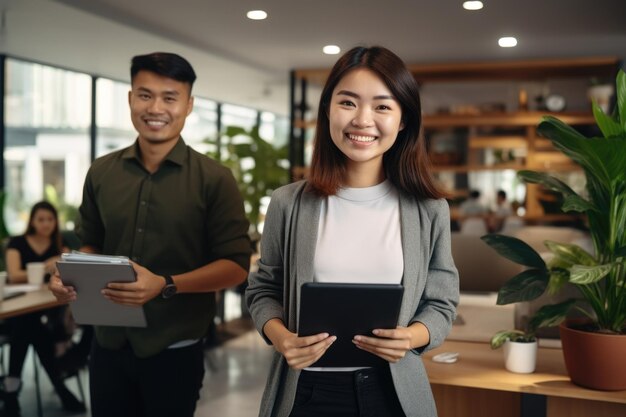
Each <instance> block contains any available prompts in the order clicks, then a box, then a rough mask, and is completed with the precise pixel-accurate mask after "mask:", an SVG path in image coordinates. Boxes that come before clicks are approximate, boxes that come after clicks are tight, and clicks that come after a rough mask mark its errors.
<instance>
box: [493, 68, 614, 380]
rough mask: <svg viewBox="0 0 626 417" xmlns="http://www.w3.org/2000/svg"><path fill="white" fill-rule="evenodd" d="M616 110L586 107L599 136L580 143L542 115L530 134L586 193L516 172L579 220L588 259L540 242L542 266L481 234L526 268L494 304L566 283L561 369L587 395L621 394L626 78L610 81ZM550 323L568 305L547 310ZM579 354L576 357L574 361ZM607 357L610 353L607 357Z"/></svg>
mask: <svg viewBox="0 0 626 417" xmlns="http://www.w3.org/2000/svg"><path fill="white" fill-rule="evenodd" d="M616 91H617V108H616V110H615V111H614V113H613V115H611V116H610V115H607V114H605V113H604V111H603V110H602V109H601V108H600V107H599V106H598V104H597V103H595V102H594V103H593V114H594V116H595V120H596V123H597V125H598V127H599V128H600V131H601V132H602V136H603V137H593V138H587V137H585V136H583V135H581V134H580V133H579V132H577V131H576V130H574V129H573V128H571V127H569V126H568V125H566V124H564V123H563V122H561V121H560V120H558V119H556V118H554V117H551V116H545V117H544V118H543V119H542V121H541V123H540V124H539V126H538V128H537V131H538V133H539V134H540V135H542V136H544V137H547V138H549V139H550V140H551V141H552V143H553V144H554V146H555V147H556V148H558V149H559V150H561V151H562V152H563V153H564V154H566V155H567V156H569V157H570V158H571V159H573V160H574V161H575V162H577V163H578V164H579V165H580V166H581V167H582V169H583V170H584V172H585V176H586V179H587V185H586V195H578V194H577V193H575V192H574V191H573V190H572V189H571V188H570V187H568V186H567V185H566V184H564V183H563V182H561V181H559V180H558V179H556V178H554V177H551V176H550V175H547V174H546V173H539V172H533V171H520V172H519V173H518V176H519V177H521V178H522V179H523V180H524V181H526V182H530V183H536V184H541V185H543V186H545V187H547V188H549V189H552V190H554V191H556V192H558V193H560V194H561V195H562V196H563V201H564V202H563V207H562V208H563V211H566V212H567V211H575V212H579V213H585V214H586V215H587V219H588V223H589V230H590V235H591V239H592V242H593V248H594V251H593V252H594V253H589V252H587V251H586V250H584V249H583V248H581V247H580V246H577V245H574V244H564V243H558V242H551V241H546V242H545V244H546V246H547V248H548V250H549V251H550V252H551V253H552V254H553V257H552V259H551V260H550V261H548V263H546V262H545V261H544V260H543V259H542V258H541V256H539V254H538V253H537V252H535V251H534V250H533V249H532V248H531V247H530V246H528V245H527V244H525V243H524V242H522V241H521V240H519V239H516V238H513V237H508V236H502V235H487V236H483V240H484V241H485V242H487V244H489V245H490V246H492V247H493V248H494V249H496V251H498V252H499V253H500V254H501V255H502V256H505V257H506V258H508V259H510V260H512V261H514V262H517V263H519V264H522V265H525V266H527V267H528V269H526V270H525V271H523V272H522V273H520V274H518V275H516V276H515V277H513V278H511V280H509V281H508V282H507V283H506V284H505V285H504V286H503V287H502V288H501V290H500V292H499V294H498V304H508V303H512V302H518V301H529V300H532V299H535V298H537V297H539V296H540V295H541V294H543V293H544V292H545V291H546V290H548V291H550V292H552V293H555V292H558V291H559V289H561V288H562V287H563V286H564V285H565V284H567V283H569V284H572V285H574V286H575V287H576V288H577V289H578V290H579V292H580V295H581V300H578V302H577V303H576V308H577V309H579V310H580V311H582V312H583V313H584V314H585V315H586V316H587V318H588V319H587V320H586V321H584V322H581V321H574V320H571V319H570V320H567V321H565V322H563V323H561V325H560V334H561V340H562V344H563V354H564V357H565V364H566V367H567V370H568V373H569V374H570V378H571V379H572V381H573V382H574V383H576V384H578V385H582V386H585V387H589V388H594V389H603V390H624V389H626V361H625V360H624V352H626V328H625V326H626V74H625V73H624V72H623V71H620V72H619V74H618V76H617V88H616ZM552 307H553V308H552V310H551V314H552V318H553V320H554V321H558V320H560V319H561V318H563V317H565V316H566V315H567V314H568V312H569V310H570V309H571V307H572V305H571V304H568V303H561V304H559V305H557V306H552ZM577 355H581V356H577ZM611 355H616V356H614V357H612V356H611Z"/></svg>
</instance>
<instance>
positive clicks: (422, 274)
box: [246, 47, 459, 417]
mask: <svg viewBox="0 0 626 417" xmlns="http://www.w3.org/2000/svg"><path fill="white" fill-rule="evenodd" d="M420 128H421V111H420V100H419V88H418V85H417V83H416V81H415V78H413V76H412V75H411V73H410V72H409V71H408V69H407V68H406V66H405V65H404V63H403V62H402V61H401V60H400V58H399V57H397V56H396V55H395V54H393V53H392V52H391V51H389V50H388V49H385V48H382V47H371V48H365V47H357V48H354V49H351V50H350V51H348V52H346V54H345V55H343V56H342V57H341V58H340V59H339V60H338V61H337V63H336V64H335V66H334V67H333V69H332V71H331V73H330V75H329V77H328V79H327V81H326V85H325V86H324V89H323V90H322V95H321V98H320V104H319V111H318V118H317V126H316V130H315V131H316V136H315V142H314V148H313V159H312V162H311V170H310V176H309V179H308V181H306V182H303V181H301V182H298V183H293V184H290V185H287V186H285V187H282V188H280V189H278V190H276V191H275V192H274V193H273V195H272V199H271V202H270V206H269V208H268V212H267V216H266V220H265V227H264V231H263V236H262V240H261V258H260V260H259V262H258V271H257V272H254V273H251V274H250V278H249V284H248V289H247V291H246V299H247V304H248V307H249V309H250V312H251V315H252V318H253V320H254V322H255V325H256V327H257V330H258V331H259V333H260V334H261V335H262V336H263V337H264V338H265V340H266V342H268V343H270V344H272V345H273V346H274V349H275V350H276V352H275V355H274V360H273V362H272V365H271V369H270V376H269V378H268V382H267V385H266V388H265V393H264V394H263V399H262V403H261V407H260V414H259V415H260V416H262V417H268V416H277V417H286V416H291V417H302V416H346V415H349V416H361V417H362V416H376V417H385V416H390V417H391V416H393V417H401V416H408V417H416V416H419V417H432V416H435V415H436V414H437V411H436V408H435V403H434V401H433V397H432V393H431V389H430V384H429V382H428V377H427V375H426V372H425V370H424V366H423V364H422V362H421V354H422V353H423V352H425V351H427V350H429V349H432V348H435V347H437V346H438V345H439V344H441V343H442V342H443V340H444V338H445V337H446V335H447V334H448V332H449V331H450V329H451V326H452V321H453V320H454V318H455V315H456V305H457V303H458V297H459V280H458V273H457V270H456V268H455V266H454V262H453V259H452V255H451V249H450V211H449V207H448V204H447V203H446V201H445V200H444V199H443V198H442V197H443V194H442V193H441V192H440V191H439V190H438V189H437V188H436V187H435V184H434V181H433V179H432V177H431V176H430V171H429V169H428V168H429V167H428V159H427V156H426V149H425V146H424V142H423V140H422V139H421V137H420ZM310 281H323V282H347V281H349V282H355V283H379V284H380V283H389V284H398V283H402V284H403V285H404V287H405V291H404V299H403V301H402V305H401V313H400V318H399V323H398V327H396V328H395V329H376V330H374V334H373V335H355V336H354V339H353V343H354V344H355V345H356V346H357V347H358V348H359V349H363V350H365V351H367V352H370V353H371V354H373V355H377V356H379V357H381V358H383V359H384V360H385V361H387V362H388V364H389V365H388V366H387V365H385V366H383V367H381V368H365V369H354V368H351V369H347V368H311V365H312V364H313V363H315V362H316V361H317V360H318V359H319V358H320V357H322V355H324V353H325V352H326V350H327V349H328V348H329V347H330V346H331V344H332V343H333V342H334V341H335V340H336V339H335V337H334V336H333V335H332V334H328V333H320V334H317V335H313V336H307V337H299V336H298V334H297V333H296V331H297V328H298V320H297V315H298V311H297V307H298V305H299V299H298V294H299V287H300V285H301V284H303V283H304V282H310ZM284 302H286V303H287V304H284ZM313 391H314V393H313Z"/></svg>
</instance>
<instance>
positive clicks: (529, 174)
mask: <svg viewBox="0 0 626 417" xmlns="http://www.w3.org/2000/svg"><path fill="white" fill-rule="evenodd" d="M517 177H518V178H519V179H521V180H522V181H524V182H528V183H531V184H541V185H543V186H544V187H546V188H549V189H550V190H553V191H556V192H559V193H561V194H562V195H563V197H569V196H577V195H578V194H576V192H575V191H574V190H572V189H571V188H570V186H569V185H567V184H565V183H564V182H563V181H561V180H559V179H558V178H554V177H553V176H551V175H549V174H547V173H545V172H536V171H528V170H521V171H519V172H518V173H517Z"/></svg>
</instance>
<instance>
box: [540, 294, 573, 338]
mask: <svg viewBox="0 0 626 417" xmlns="http://www.w3.org/2000/svg"><path fill="white" fill-rule="evenodd" d="M575 303H576V300H575V299H573V298H570V299H569V300H567V301H564V302H562V303H559V304H548V305H544V306H543V307H541V308H540V309H539V310H537V311H536V312H535V314H533V316H532V317H531V319H530V320H529V321H528V332H529V333H534V332H536V331H537V329H539V328H542V327H554V326H558V325H559V324H561V322H562V321H563V320H565V317H566V316H567V313H568V312H569V310H570V309H571V307H572V306H573V305H574V304H575Z"/></svg>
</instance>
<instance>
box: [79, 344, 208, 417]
mask: <svg viewBox="0 0 626 417" xmlns="http://www.w3.org/2000/svg"><path fill="white" fill-rule="evenodd" d="M203 358H204V356H203V351H202V344H201V343H199V342H198V343H195V344H193V345H192V346H188V347H183V348H178V349H165V350H164V351H162V352H161V353H158V354H157V355H154V356H151V357H149V358H143V359H142V358H137V357H136V356H135V355H134V354H133V352H132V350H131V349H130V347H126V348H123V349H121V350H109V349H104V348H102V347H101V346H99V345H98V342H97V341H96V340H94V342H93V345H92V351H91V356H90V358H89V382H90V393H91V415H92V417H113V416H115V417H174V416H176V417H192V416H193V414H194V411H195V409H196V402H197V401H198V398H200V388H201V387H202V378H203V377H204V359H203Z"/></svg>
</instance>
